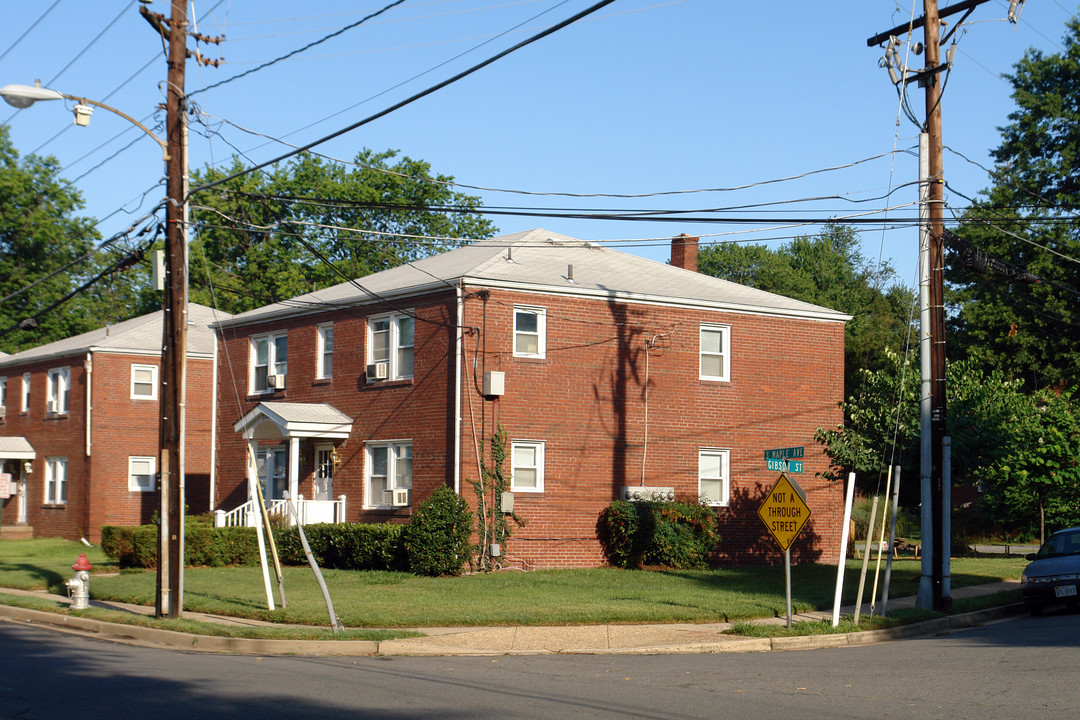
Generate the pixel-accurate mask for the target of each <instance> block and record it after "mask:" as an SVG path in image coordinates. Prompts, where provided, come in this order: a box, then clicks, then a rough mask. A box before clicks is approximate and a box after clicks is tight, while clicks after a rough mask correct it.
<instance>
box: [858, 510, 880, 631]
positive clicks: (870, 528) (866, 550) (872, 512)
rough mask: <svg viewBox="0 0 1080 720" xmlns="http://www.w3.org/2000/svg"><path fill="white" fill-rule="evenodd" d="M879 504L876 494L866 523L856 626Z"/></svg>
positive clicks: (860, 608) (860, 611)
mask: <svg viewBox="0 0 1080 720" xmlns="http://www.w3.org/2000/svg"><path fill="white" fill-rule="evenodd" d="M877 504H878V497H877V495H875V496H874V500H873V503H872V504H871V506H870V520H869V521H868V522H867V524H866V545H865V547H864V548H863V559H862V571H861V572H860V573H859V592H858V593H856V595H855V625H856V626H858V624H859V615H860V614H861V613H862V599H863V591H864V590H866V569H867V567H869V565H870V548H871V546H872V545H873V542H874V518H875V517H876V516H877ZM871 604H872V602H871Z"/></svg>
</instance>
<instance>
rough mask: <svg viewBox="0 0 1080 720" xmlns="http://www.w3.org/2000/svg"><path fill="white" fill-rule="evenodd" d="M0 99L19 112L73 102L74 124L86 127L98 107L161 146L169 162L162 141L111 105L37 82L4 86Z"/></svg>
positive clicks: (165, 158)
mask: <svg viewBox="0 0 1080 720" xmlns="http://www.w3.org/2000/svg"><path fill="white" fill-rule="evenodd" d="M0 97H3V98H4V101H5V102H6V103H7V104H8V105H11V106H12V107H17V108H19V109H20V110H24V109H26V108H28V107H30V106H31V105H33V104H34V103H36V102H37V101H39V100H74V101H75V102H76V103H78V104H77V105H75V107H74V108H73V109H74V111H75V124H76V125H82V126H86V125H89V124H90V114H91V113H92V112H93V111H94V108H95V107H99V108H101V109H102V110H108V111H109V112H111V113H116V114H117V115H119V116H120V117H122V118H124V119H125V120H127V121H128V122H130V123H131V124H132V125H134V126H136V127H137V128H139V129H140V130H142V131H143V132H144V133H146V134H147V135H149V136H150V137H152V138H153V139H154V142H156V143H157V144H158V145H160V146H161V154H162V159H163V160H165V162H168V161H169V146H168V145H167V144H166V143H165V141H164V140H162V139H161V138H159V137H158V136H157V135H155V134H154V133H152V132H151V131H150V129H149V128H148V127H146V126H145V125H143V124H142V123H141V122H139V121H138V120H136V119H135V118H133V117H131V116H130V115H128V114H127V113H125V112H122V111H120V110H117V109H116V108H114V107H112V106H111V105H106V104H105V103H102V102H98V101H96V100H88V99H87V98H82V97H76V96H74V95H65V94H64V93H62V92H60V91H59V90H51V89H49V88H43V87H41V83H40V82H37V83H35V84H33V85H5V86H4V87H0Z"/></svg>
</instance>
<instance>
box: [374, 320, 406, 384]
mask: <svg viewBox="0 0 1080 720" xmlns="http://www.w3.org/2000/svg"><path fill="white" fill-rule="evenodd" d="M415 327H416V321H415V320H414V319H413V317H412V316H411V315H404V314H400V313H393V314H390V315H380V316H378V317H372V318H368V364H376V365H377V364H379V363H386V379H388V380H404V379H407V378H411V377H412V376H413V342H414V341H413V331H414V329H415Z"/></svg>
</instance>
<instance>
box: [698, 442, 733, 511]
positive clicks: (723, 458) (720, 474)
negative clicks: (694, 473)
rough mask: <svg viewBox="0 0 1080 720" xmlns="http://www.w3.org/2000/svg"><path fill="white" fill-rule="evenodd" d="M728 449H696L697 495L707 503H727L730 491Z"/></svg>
mask: <svg viewBox="0 0 1080 720" xmlns="http://www.w3.org/2000/svg"><path fill="white" fill-rule="evenodd" d="M730 458H731V451H730V450H719V449H716V448H702V449H701V450H698V497H700V498H701V499H702V501H703V502H704V503H705V504H707V505H725V506H726V505H727V504H728V497H729V492H730V484H731V481H730V478H729V477H728V464H729V461H730Z"/></svg>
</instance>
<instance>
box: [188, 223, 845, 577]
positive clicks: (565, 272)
mask: <svg viewBox="0 0 1080 720" xmlns="http://www.w3.org/2000/svg"><path fill="white" fill-rule="evenodd" d="M672 257H673V262H672V264H671V265H667V264H663V263H657V262H653V261H650V260H645V259H642V258H639V257H635V256H632V255H628V254H625V253H622V252H618V251H615V250H611V249H607V248H603V247H599V246H596V245H592V244H590V243H585V242H582V241H579V240H575V239H573V238H568V237H565V236H561V235H556V234H553V233H550V232H547V231H544V230H532V231H528V232H523V233H518V234H515V235H508V236H504V237H499V238H494V239H491V240H487V241H482V242H476V243H473V244H471V245H468V246H466V247H463V248H460V249H457V250H454V251H451V252H447V253H444V254H441V255H438V256H434V257H430V258H426V259H423V260H419V261H416V262H413V263H409V264H406V265H402V266H400V267H396V268H393V269H390V270H386V271H383V272H380V273H376V274H374V275H371V276H368V277H364V278H360V279H358V280H356V281H353V282H349V283H343V284H341V285H337V286H334V287H330V288H327V289H324V290H320V291H317V292H314V293H310V294H308V295H304V296H301V297H298V298H294V299H292V300H290V301H287V302H283V303H277V304H274V305H269V306H266V307H264V308H259V309H256V310H253V311H250V312H247V313H242V314H240V315H236V316H234V317H231V318H228V319H226V320H223V321H222V322H220V323H218V325H217V327H218V329H219V332H220V340H219V342H220V347H219V352H218V359H219V363H220V368H219V371H218V378H219V381H220V382H219V385H218V397H217V408H218V411H217V412H218V415H217V438H218V458H217V462H218V474H217V482H216V483H215V484H213V485H212V487H213V488H214V491H215V494H214V497H213V505H214V506H215V507H217V508H219V509H220V510H229V511H231V510H234V509H236V508H238V507H242V506H243V504H244V503H245V502H246V501H248V499H249V498H250V497H253V487H254V485H255V483H256V482H257V483H258V484H259V485H260V486H261V487H262V488H263V489H264V493H265V495H266V496H267V498H268V499H269V500H270V501H274V500H276V499H280V498H281V497H282V496H283V495H284V494H285V492H286V491H288V492H289V493H290V494H291V496H292V497H294V498H295V497H301V498H302V499H303V502H302V503H301V507H302V511H303V512H304V513H307V514H308V521H316V520H346V521H361V522H373V521H391V522H406V521H407V520H408V519H409V517H410V516H411V514H412V512H413V511H414V510H415V509H416V507H417V505H418V504H419V503H420V502H421V501H422V500H423V499H424V498H425V497H427V496H428V495H429V494H430V493H431V492H432V491H433V490H434V489H435V488H437V487H439V486H441V485H447V486H450V487H452V488H454V489H455V490H456V491H458V492H459V493H460V494H461V495H462V496H463V497H465V498H466V499H467V500H468V501H469V502H470V504H472V505H473V506H474V507H475V506H476V505H477V502H478V499H477V498H476V496H475V494H474V492H473V490H472V486H471V485H470V480H475V479H476V478H477V477H478V476H479V470H480V468H479V466H480V461H479V457H480V453H481V451H480V448H481V447H485V441H486V439H487V438H490V436H491V434H492V433H493V432H494V431H495V429H496V428H497V427H499V426H502V427H503V428H505V431H506V433H507V437H508V447H507V452H508V457H507V463H506V465H507V467H506V470H507V471H508V472H510V473H511V474H512V491H513V495H514V503H515V511H516V513H517V514H518V515H519V516H521V517H523V518H524V519H525V520H526V521H527V525H526V526H525V527H523V528H518V529H516V530H515V531H514V534H513V536H512V538H511V539H510V541H509V542H508V543H507V546H506V547H505V548H504V549H503V550H504V554H505V557H506V559H507V560H508V561H509V562H510V563H511V564H514V565H516V566H518V567H524V568H547V567H570V566H592V565H600V564H603V563H604V557H603V554H602V549H601V545H600V542H599V540H598V538H597V520H598V518H599V516H600V513H601V511H602V510H603V508H605V507H606V506H607V505H608V504H609V503H610V502H611V501H612V500H614V499H616V498H620V497H624V496H625V495H626V494H627V492H633V491H634V489H635V488H637V489H641V488H664V489H670V490H671V491H673V492H674V493H675V494H676V495H678V496H680V497H691V498H701V499H703V501H704V502H706V503H708V504H709V505H711V506H713V507H715V509H716V512H717V514H718V517H719V521H720V530H721V534H722V538H723V542H722V545H721V550H720V558H719V559H720V560H721V561H724V562H753V561H756V560H763V559H765V558H770V559H771V558H775V557H776V556H777V554H778V551H777V550H776V547H775V544H774V543H773V542H772V540H771V539H769V538H768V537H767V536H766V535H765V531H764V527H763V526H762V524H761V522H760V520H759V519H758V518H757V516H756V510H757V507H758V505H759V504H760V501H761V499H762V498H763V497H764V495H765V493H766V492H767V491H768V488H769V487H770V486H771V484H772V482H774V481H775V480H776V476H777V473H776V472H775V471H768V470H766V467H765V462H764V453H763V451H764V450H766V449H770V448H777V447H793V446H802V447H804V448H805V457H804V459H803V461H804V470H805V472H804V473H803V474H801V475H798V476H793V477H794V478H795V479H797V480H798V482H799V483H800V484H801V485H802V488H803V489H804V490H805V492H806V497H807V502H808V504H809V507H810V508H811V510H812V512H813V518H812V519H811V521H810V523H809V524H808V526H807V528H806V529H804V531H803V533H802V535H801V536H800V538H799V540H797V541H796V543H795V545H794V546H793V548H792V551H793V556H794V557H795V558H796V559H797V560H816V559H820V558H821V555H822V553H823V552H825V551H826V550H827V549H829V548H836V547H837V545H838V543H839V536H840V524H841V515H842V489H841V487H840V486H839V485H838V484H834V483H830V482H827V481H825V480H822V479H821V478H820V477H818V476H817V474H818V473H821V472H822V471H824V470H825V469H826V466H827V459H826V457H825V456H824V454H823V453H822V452H821V450H820V449H819V446H818V445H817V444H816V443H815V442H814V439H813V438H814V432H815V430H816V429H817V428H819V427H835V426H836V425H837V424H839V423H840V422H841V421H842V415H841V411H840V410H839V409H838V407H837V402H838V401H839V400H840V399H841V398H842V393H843V375H844V372H843V371H844V368H843V362H844V361H843V351H844V346H843V345H844V322H845V321H846V320H847V319H848V316H846V315H843V314H841V313H838V312H835V311H832V310H829V309H827V308H822V307H818V306H814V305H810V304H807V303H803V302H799V301H795V300H792V299H789V298H785V297H781V296H778V295H774V294H771V293H767V292H762V291H759V290H754V289H751V288H746V287H743V286H740V285H737V284H734V283H730V282H727V281H723V280H719V279H717V278H713V277H708V276H703V275H700V274H698V273H697V272H696V260H697V239H696V238H687V237H680V238H676V239H675V241H673V247H672ZM193 424H194V423H193V422H192V421H191V420H189V423H188V426H189V428H191V427H192V425H193ZM486 447H487V448H488V451H489V450H490V445H487V446H486ZM485 455H486V453H485ZM249 477H250V478H252V480H251V481H249V480H248V478H249ZM491 500H492V499H491V498H487V499H485V502H491Z"/></svg>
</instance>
